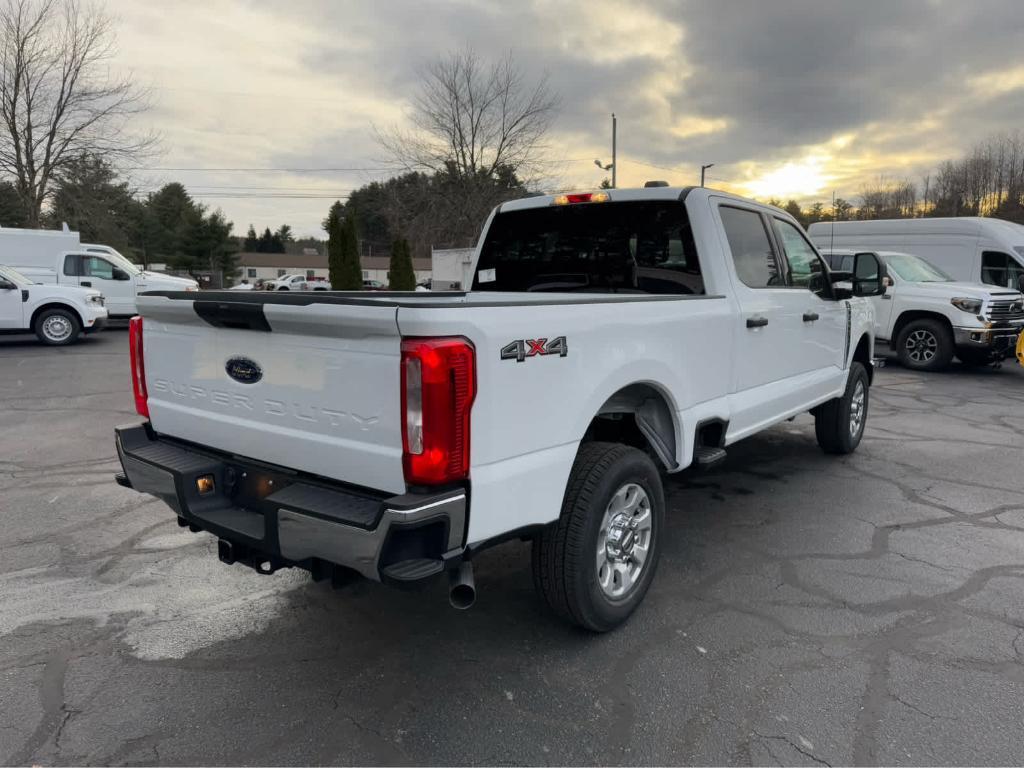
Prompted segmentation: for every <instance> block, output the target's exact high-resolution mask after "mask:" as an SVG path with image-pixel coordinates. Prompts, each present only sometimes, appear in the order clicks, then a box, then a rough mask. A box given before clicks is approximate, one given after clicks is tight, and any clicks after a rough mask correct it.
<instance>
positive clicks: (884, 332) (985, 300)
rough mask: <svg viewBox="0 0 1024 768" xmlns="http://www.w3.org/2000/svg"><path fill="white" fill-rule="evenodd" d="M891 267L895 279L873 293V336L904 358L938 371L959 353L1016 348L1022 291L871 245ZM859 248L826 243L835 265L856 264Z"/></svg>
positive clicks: (992, 353)
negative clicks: (960, 276)
mask: <svg viewBox="0 0 1024 768" xmlns="http://www.w3.org/2000/svg"><path fill="white" fill-rule="evenodd" d="M868 252H870V253H874V254H875V255H876V256H877V257H878V258H879V259H880V260H881V261H883V262H884V263H885V265H886V267H887V271H888V275H889V277H890V280H891V283H892V284H891V285H890V286H889V287H888V288H886V291H885V293H884V294H882V295H880V296H876V297H874V298H873V299H872V303H873V304H874V307H875V338H876V339H878V340H879V341H882V342H885V343H887V344H888V345H889V346H890V348H891V349H892V350H893V351H894V352H895V353H896V355H897V357H898V358H899V360H900V363H901V364H902V365H903V366H905V367H907V368H911V369H913V370H922V371H934V370H940V369H942V368H944V367H946V366H947V365H949V363H950V361H951V360H952V358H953V356H954V355H956V356H957V358H959V359H960V361H961V362H962V363H964V364H966V365H983V364H986V363H990V362H997V361H1000V360H1002V359H1003V358H1004V357H1007V356H1010V355H1012V354H1013V350H1014V348H1015V346H1016V343H1017V337H1018V336H1019V335H1020V333H1021V329H1022V327H1024V304H1022V301H1024V297H1022V295H1021V294H1020V292H1019V291H1017V290H1015V289H1006V288H1000V287H997V286H995V285H986V284H984V283H976V282H959V281H955V280H953V278H952V277H950V276H949V275H948V274H946V273H945V272H944V271H943V270H941V269H939V268H938V267H936V266H935V265H933V264H931V263H930V262H929V261H928V260H927V259H923V258H921V257H920V256H915V255H913V254H910V253H900V252H898V251H868ZM856 253H858V251H854V250H851V249H832V250H829V249H824V250H823V251H822V255H823V256H824V257H825V258H826V259H827V260H828V262H829V264H830V266H831V267H832V268H833V269H837V270H843V269H850V268H852V264H853V260H854V258H855V256H856Z"/></svg>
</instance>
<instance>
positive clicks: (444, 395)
mask: <svg viewBox="0 0 1024 768" xmlns="http://www.w3.org/2000/svg"><path fill="white" fill-rule="evenodd" d="M475 369H476V353H475V351H474V350H473V345H472V344H470V343H469V341H467V340H466V339H464V338H461V337H448V338H439V339H403V340H402V467H403V469H404V470H405V481H406V482H407V483H409V484H411V485H441V484H443V483H451V482H454V481H456V480H463V479H465V478H466V477H467V476H468V475H469V411H470V408H471V407H472V405H473V397H474V396H475V395H476V375H475V374H476V370H475Z"/></svg>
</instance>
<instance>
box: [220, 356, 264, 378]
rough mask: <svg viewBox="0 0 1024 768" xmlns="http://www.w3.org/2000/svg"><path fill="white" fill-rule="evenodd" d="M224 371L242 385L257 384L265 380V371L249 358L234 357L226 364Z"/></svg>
mask: <svg viewBox="0 0 1024 768" xmlns="http://www.w3.org/2000/svg"><path fill="white" fill-rule="evenodd" d="M224 370H225V371H227V374H228V376H230V377H231V378H232V379H234V380H235V381H237V382H239V383H240V384H255V383H256V382H257V381H259V380H260V379H262V378H263V369H262V368H260V367H259V365H257V363H256V361H254V360H250V359H249V358H248V357H232V358H231V359H230V360H228V361H227V363H226V364H225V366H224Z"/></svg>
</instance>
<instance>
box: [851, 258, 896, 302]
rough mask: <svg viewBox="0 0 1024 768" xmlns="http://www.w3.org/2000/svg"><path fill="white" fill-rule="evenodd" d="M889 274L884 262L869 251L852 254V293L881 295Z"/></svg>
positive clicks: (855, 294) (857, 294)
mask: <svg viewBox="0 0 1024 768" xmlns="http://www.w3.org/2000/svg"><path fill="white" fill-rule="evenodd" d="M887 280H889V275H888V273H887V272H886V269H885V264H883V263H882V260H881V259H879V258H878V256H877V255H875V254H874V253H870V252H863V253H857V254H854V257H853V295H854V296H881V295H882V294H883V293H885V289H886V281H887Z"/></svg>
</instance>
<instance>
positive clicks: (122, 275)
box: [113, 267, 132, 280]
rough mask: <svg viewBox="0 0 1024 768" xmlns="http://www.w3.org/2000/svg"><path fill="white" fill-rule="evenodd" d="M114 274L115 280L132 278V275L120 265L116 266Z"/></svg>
mask: <svg viewBox="0 0 1024 768" xmlns="http://www.w3.org/2000/svg"><path fill="white" fill-rule="evenodd" d="M113 276H114V279H115V280H131V279H132V276H131V275H129V274H128V273H127V272H125V271H124V270H123V269H121V268H120V267H114V271H113Z"/></svg>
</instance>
